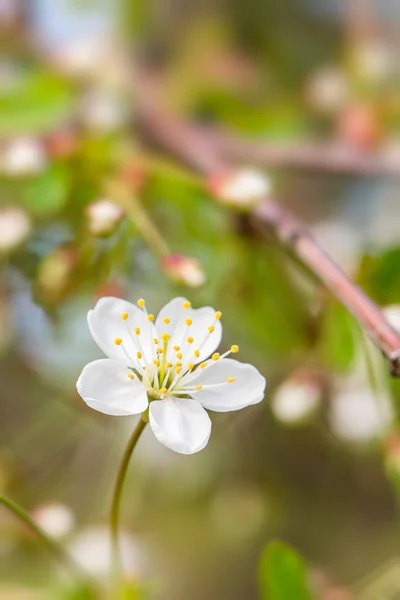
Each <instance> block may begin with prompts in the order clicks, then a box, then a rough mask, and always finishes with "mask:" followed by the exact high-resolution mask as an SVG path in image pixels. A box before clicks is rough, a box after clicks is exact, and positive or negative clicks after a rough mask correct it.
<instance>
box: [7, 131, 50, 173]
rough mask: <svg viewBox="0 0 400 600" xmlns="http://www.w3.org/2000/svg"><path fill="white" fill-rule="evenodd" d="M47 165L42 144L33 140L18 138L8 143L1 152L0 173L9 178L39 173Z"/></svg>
mask: <svg viewBox="0 0 400 600" xmlns="http://www.w3.org/2000/svg"><path fill="white" fill-rule="evenodd" d="M46 165H47V157H46V153H45V150H44V147H43V144H42V143H41V142H40V141H39V140H36V139H35V138H29V137H20V138H15V139H13V140H11V141H10V142H8V143H7V144H6V145H5V146H4V147H3V150H2V152H1V156H0V171H1V172H2V173H4V174H5V175H7V176H9V177H23V176H28V175H36V174H38V173H41V172H42V171H43V170H44V169H45V168H46Z"/></svg>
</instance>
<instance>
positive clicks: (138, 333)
mask: <svg viewBox="0 0 400 600" xmlns="http://www.w3.org/2000/svg"><path fill="white" fill-rule="evenodd" d="M135 333H136V335H140V327H136V329H135Z"/></svg>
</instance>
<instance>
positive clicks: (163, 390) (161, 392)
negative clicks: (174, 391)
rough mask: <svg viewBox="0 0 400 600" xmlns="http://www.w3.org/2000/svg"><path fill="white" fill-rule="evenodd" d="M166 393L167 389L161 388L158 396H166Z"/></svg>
mask: <svg viewBox="0 0 400 600" xmlns="http://www.w3.org/2000/svg"><path fill="white" fill-rule="evenodd" d="M167 392H168V390H167V388H161V390H160V394H166V393H167Z"/></svg>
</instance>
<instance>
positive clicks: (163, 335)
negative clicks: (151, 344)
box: [161, 333, 171, 342]
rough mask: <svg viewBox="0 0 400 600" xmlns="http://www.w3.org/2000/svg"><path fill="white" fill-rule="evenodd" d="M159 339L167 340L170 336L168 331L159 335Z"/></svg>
mask: <svg viewBox="0 0 400 600" xmlns="http://www.w3.org/2000/svg"><path fill="white" fill-rule="evenodd" d="M161 339H163V340H164V342H169V340H170V339H171V336H170V334H169V333H163V334H162V336H161Z"/></svg>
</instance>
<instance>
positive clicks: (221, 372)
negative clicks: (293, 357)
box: [190, 358, 267, 412]
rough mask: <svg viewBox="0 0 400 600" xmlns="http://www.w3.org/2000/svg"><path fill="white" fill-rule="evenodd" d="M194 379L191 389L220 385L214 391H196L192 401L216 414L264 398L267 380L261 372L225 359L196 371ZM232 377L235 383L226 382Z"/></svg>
mask: <svg viewBox="0 0 400 600" xmlns="http://www.w3.org/2000/svg"><path fill="white" fill-rule="evenodd" d="M196 373H198V376H197V377H194V378H193V379H192V380H191V381H190V386H196V385H203V386H206V385H213V384H217V383H223V385H221V386H219V387H215V388H213V387H212V388H209V389H207V388H206V387H205V388H204V389H202V390H200V391H198V392H195V394H196V395H195V398H196V400H198V401H199V402H200V404H201V405H202V406H204V407H205V408H208V409H210V410H215V411H218V412H227V411H230V410H239V409H241V408H245V407H246V406H250V405H251V404H257V402H260V401H261V400H262V399H263V398H264V393H265V386H266V383H267V382H266V380H265V377H263V376H262V375H261V373H260V372H259V371H258V370H257V369H256V368H255V367H253V365H249V364H247V363H241V362H238V361H237V360H232V359H230V358H224V359H222V360H219V361H216V362H214V363H212V364H211V365H209V366H208V367H206V368H205V369H197V370H196ZM231 377H234V378H235V381H233V382H231V383H227V380H228V379H229V378H231Z"/></svg>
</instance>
